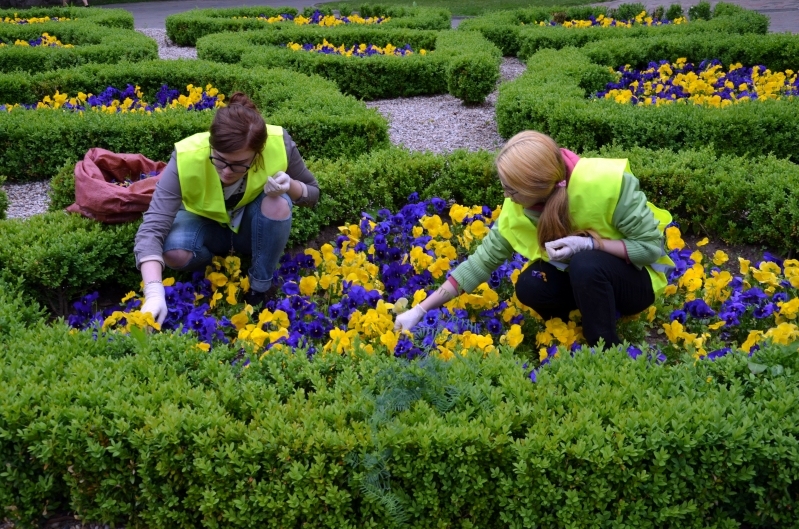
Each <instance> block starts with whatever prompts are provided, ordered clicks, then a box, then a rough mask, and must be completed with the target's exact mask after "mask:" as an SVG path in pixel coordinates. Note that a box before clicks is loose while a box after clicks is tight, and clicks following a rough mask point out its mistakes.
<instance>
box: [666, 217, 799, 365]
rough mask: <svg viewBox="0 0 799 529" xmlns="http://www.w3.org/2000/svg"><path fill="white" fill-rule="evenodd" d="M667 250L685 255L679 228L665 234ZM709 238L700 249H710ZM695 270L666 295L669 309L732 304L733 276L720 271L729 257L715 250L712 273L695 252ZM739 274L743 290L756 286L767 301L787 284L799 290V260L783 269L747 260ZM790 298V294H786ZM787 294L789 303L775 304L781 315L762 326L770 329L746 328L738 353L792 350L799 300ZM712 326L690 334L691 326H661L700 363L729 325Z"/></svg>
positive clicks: (797, 333)
mask: <svg viewBox="0 0 799 529" xmlns="http://www.w3.org/2000/svg"><path fill="white" fill-rule="evenodd" d="M665 235H666V246H667V248H668V249H669V250H675V249H677V250H684V249H685V247H686V244H685V241H684V240H683V239H682V236H681V234H680V230H679V229H678V228H676V227H674V226H671V227H669V228H667V229H666V234H665ZM708 242H709V241H708V239H707V238H705V239H703V240H701V241H699V242H698V243H697V246H698V247H699V248H701V247H703V246H705V245H706V244H708ZM690 259H691V260H692V261H693V265H692V266H691V267H690V268H688V269H687V270H686V271H685V273H684V274H683V275H682V276H681V277H680V278H679V280H678V281H677V283H676V284H670V285H668V286H667V287H666V290H665V292H664V304H665V305H666V306H671V308H675V307H677V308H679V307H680V306H681V305H682V304H683V303H684V302H692V301H694V300H699V299H701V300H704V301H705V303H707V304H708V306H711V307H713V306H716V307H717V306H719V305H720V304H721V303H723V302H725V301H727V300H728V299H729V298H730V296H731V295H732V294H733V286H732V282H733V274H732V273H731V272H730V271H728V270H719V269H718V267H721V266H723V265H725V264H726V263H728V261H729V256H728V255H727V254H726V253H725V252H723V251H721V250H718V251H716V252H715V253H714V254H713V256H712V258H710V260H709V261H710V262H709V263H708V265H709V267H710V268H715V269H712V270H708V269H706V265H705V261H706V260H705V258H704V255H703V254H702V252H701V251H700V250H695V251H693V252H692V253H691V254H690ZM737 273H738V274H740V276H741V277H742V286H741V287H740V288H742V289H743V290H744V291H746V290H749V289H750V288H753V287H757V288H758V289H762V292H763V293H764V294H765V295H767V296H772V295H774V294H775V293H776V292H779V291H781V290H784V285H785V282H787V284H790V286H791V288H792V289H799V260H796V259H788V260H785V261H784V262H783V266H782V267H780V266H779V265H778V264H776V263H774V262H771V261H763V262H762V263H760V266H759V267H754V266H752V264H751V262H750V261H749V260H747V259H744V258H742V257H739V258H738V270H737ZM786 294H787V293H786ZM793 295H794V297H790V296H789V295H786V296H785V297H786V298H788V299H786V300H784V301H778V302H776V310H775V311H774V313H773V315H764V316H763V317H762V319H761V320H760V321H762V322H765V323H766V324H767V325H769V328H767V329H761V330H758V329H753V330H748V329H744V332H748V335H747V336H746V339H745V340H743V341H742V342H741V343H740V344H739V346H738V347H739V348H740V349H741V350H743V351H746V352H749V351H750V349H751V348H752V347H753V346H755V345H757V344H759V343H762V342H763V341H765V340H770V341H772V342H774V343H778V344H782V345H788V344H790V343H793V342H796V341H799V327H797V324H796V319H797V316H798V315H799V298H797V297H795V292H794V293H793ZM711 319H716V320H717V321H713V322H710V323H706V324H705V325H704V328H703V329H702V330H701V331H700V332H688V330H687V329H686V325H683V323H681V322H680V321H678V320H677V319H675V320H673V321H671V322H669V323H664V324H663V325H662V328H663V330H664V331H665V334H666V337H667V338H668V340H669V341H670V342H671V343H673V344H677V345H682V346H683V347H684V348H686V349H687V350H689V351H691V352H692V353H693V354H694V356H695V357H696V358H701V357H703V356H705V355H707V349H708V345H709V344H710V343H712V342H713V341H714V339H716V338H717V336H715V335H714V331H718V330H719V329H722V328H724V329H725V330H726V331H728V332H730V329H729V328H727V327H728V326H727V322H726V321H725V320H723V319H719V318H717V317H716V318H711Z"/></svg>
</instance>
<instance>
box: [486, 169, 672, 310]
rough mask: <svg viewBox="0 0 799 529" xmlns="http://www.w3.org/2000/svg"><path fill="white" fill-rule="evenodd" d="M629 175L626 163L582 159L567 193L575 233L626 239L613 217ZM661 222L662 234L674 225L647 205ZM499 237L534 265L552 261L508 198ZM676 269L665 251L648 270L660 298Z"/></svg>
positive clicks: (668, 216)
mask: <svg viewBox="0 0 799 529" xmlns="http://www.w3.org/2000/svg"><path fill="white" fill-rule="evenodd" d="M625 172H627V173H630V174H632V172H631V171H630V164H629V162H628V161H627V160H614V159H606V158H580V161H579V162H577V165H576V166H575V167H574V170H573V171H572V175H571V178H570V179H569V185H568V187H567V188H566V193H567V194H568V197H569V214H570V215H571V219H572V228H573V229H574V230H575V231H579V230H588V229H592V230H594V231H596V232H597V233H598V234H599V235H600V236H601V237H602V238H603V239H613V240H619V239H623V238H624V237H623V235H622V234H621V233H620V232H619V231H618V230H617V229H616V228H615V227H614V226H613V213H614V212H615V211H616V204H617V203H618V201H619V195H620V194H621V183H622V180H623V178H624V173H625ZM646 205H647V206H649V209H650V210H652V213H653V214H654V216H655V220H657V221H658V228H659V229H660V231H661V233H662V232H663V230H665V229H666V226H667V225H668V224H669V223H670V222H671V214H670V213H669V212H668V211H666V210H665V209H660V208H658V207H656V206H655V205H653V204H652V203H651V202H647V203H646ZM497 222H498V223H499V233H500V234H502V236H503V237H504V238H505V239H506V240H507V241H508V242H509V243H510V245H511V246H512V247H513V249H514V250H515V251H516V252H518V253H520V254H522V255H523V256H525V257H527V258H528V259H530V260H531V261H537V260H538V259H543V260H545V261H549V257H548V256H547V254H546V252H542V251H541V248H540V246H539V245H538V231H537V229H536V226H535V224H534V223H533V221H532V220H530V219H529V218H528V217H527V216H526V215H525V214H524V208H523V207H522V206H521V205H519V204H516V203H515V202H513V201H512V200H511V199H509V198H506V199H505V203H504V204H503V205H502V213H501V214H500V216H499V219H498V221H497ZM673 267H674V262H673V261H672V260H671V259H670V258H669V256H668V255H666V252H665V251H663V252H662V255H661V256H660V258H659V259H658V260H657V261H656V262H655V263H653V264H652V265H649V266H647V267H646V269H647V272H649V276H650V278H651V279H652V289H653V290H654V291H655V294H659V293H661V292H662V291H663V289H665V288H666V285H667V283H668V281H667V280H666V275H665V272H667V271H668V270H669V269H670V268H673Z"/></svg>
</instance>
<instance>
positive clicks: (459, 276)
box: [395, 131, 674, 347]
mask: <svg viewBox="0 0 799 529" xmlns="http://www.w3.org/2000/svg"><path fill="white" fill-rule="evenodd" d="M496 167H497V173H498V175H499V180H500V182H501V184H502V188H503V190H504V192H505V202H504V204H503V205H502V213H501V214H500V216H499V218H498V219H497V221H496V222H495V224H494V226H493V228H492V229H491V230H490V232H489V234H488V235H487V236H486V237H485V238H484V239H483V241H482V242H481V244H480V246H479V247H478V248H477V249H476V251H475V252H474V253H473V254H472V255H471V256H470V257H469V259H467V260H466V261H465V262H463V263H462V264H461V265H460V266H458V267H457V268H456V269H455V270H454V271H453V273H452V275H451V277H449V278H448V280H447V281H446V282H445V283H444V285H443V286H441V287H440V288H439V289H438V290H437V291H436V292H435V293H433V294H431V295H430V296H429V297H428V298H427V299H425V300H424V301H422V302H421V303H419V304H418V305H416V306H415V307H413V308H412V309H411V310H409V311H407V312H405V313H403V314H401V315H399V316H398V317H397V319H396V321H395V327H396V328H397V329H403V330H410V329H412V328H413V327H414V325H416V324H417V323H418V322H419V321H421V319H422V318H423V317H424V315H425V313H426V312H427V311H428V310H431V309H435V308H438V307H440V306H441V305H443V304H444V303H446V302H447V301H449V300H450V299H453V298H454V297H456V296H458V295H459V294H460V292H471V291H472V290H474V289H475V288H477V287H478V286H479V285H480V284H482V283H483V282H486V281H488V280H489V278H490V276H491V273H492V272H493V271H494V270H495V269H496V268H498V267H499V266H500V265H501V264H502V263H503V262H504V261H505V260H506V259H508V258H510V257H512V255H513V254H514V252H518V253H520V254H522V255H523V256H525V257H527V258H528V259H529V260H530V264H529V266H527V268H525V269H524V270H523V271H522V273H521V274H520V275H519V277H518V280H517V282H516V296H517V297H518V298H519V301H521V302H522V303H524V304H525V305H527V306H529V307H531V308H533V309H534V310H535V311H536V312H537V313H538V314H539V315H540V316H541V317H543V318H544V319H550V318H560V319H561V320H563V321H567V320H568V318H569V313H570V312H571V311H573V310H574V309H579V310H580V312H581V314H582V327H583V335H584V336H585V339H586V341H587V342H588V344H589V345H591V346H594V345H596V344H597V343H598V341H599V340H600V339H602V340H603V342H604V344H605V346H608V347H610V346H614V345H618V344H620V343H621V340H620V339H619V337H618V335H617V334H616V319H617V317H618V315H619V314H622V315H629V314H636V313H638V312H641V311H643V310H644V309H646V308H647V307H649V306H650V305H651V304H652V303H653V302H654V301H655V296H656V295H657V294H659V293H661V292H662V291H663V289H665V287H666V276H665V272H667V271H668V270H669V269H670V268H671V267H673V266H674V264H673V263H672V261H671V260H670V259H669V258H668V256H667V255H666V254H665V251H664V250H663V230H664V229H665V227H666V225H667V224H668V223H669V222H671V215H670V214H669V213H668V212H667V211H664V210H662V209H659V208H657V207H655V206H654V205H652V204H650V203H649V202H647V199H646V196H645V195H644V194H643V193H642V192H641V190H640V188H639V184H638V179H637V178H635V176H633V174H632V172H631V171H630V165H629V163H628V162H627V160H611V159H604V158H579V157H578V156H577V155H576V154H574V153H573V152H571V151H569V150H567V149H561V148H559V147H558V145H557V144H556V143H555V141H554V140H552V138H550V137H549V136H546V135H545V134H541V133H540V132H535V131H525V132H521V133H519V134H517V135H516V136H514V137H513V138H511V139H510V140H508V142H507V143H506V144H505V146H504V147H503V148H502V149H501V150H500V152H499V154H498V155H497V158H496Z"/></svg>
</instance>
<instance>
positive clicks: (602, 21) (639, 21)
mask: <svg viewBox="0 0 799 529" xmlns="http://www.w3.org/2000/svg"><path fill="white" fill-rule="evenodd" d="M687 22H688V20H687V19H686V18H685V17H679V18H675V19H674V20H673V21H671V22H668V21H666V22H663V21H660V20H655V19H654V18H652V17H651V16H648V15H647V14H646V11H641V12H640V13H639V14H638V15H636V16H635V18H634V19H632V20H628V21H624V20H617V19H615V18H612V17H606V16H605V15H597V17H596V20H590V19H589V20H567V21H566V22H564V23H563V27H564V28H578V29H581V28H591V27H601V28H609V27H617V28H631V27H633V26H634V25H639V26H641V25H643V26H661V25H663V24H685V23H687ZM538 25H539V26H548V25H550V24H549V23H547V22H544V21H541V22H539V23H538Z"/></svg>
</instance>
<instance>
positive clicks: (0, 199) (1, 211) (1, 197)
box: [0, 175, 8, 220]
mask: <svg viewBox="0 0 799 529" xmlns="http://www.w3.org/2000/svg"><path fill="white" fill-rule="evenodd" d="M5 181H6V177H5V176H4V175H0V186H1V185H3V184H4V183H5ZM7 212H8V194H7V193H6V192H5V190H3V189H0V220H5V218H6V214H7Z"/></svg>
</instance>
